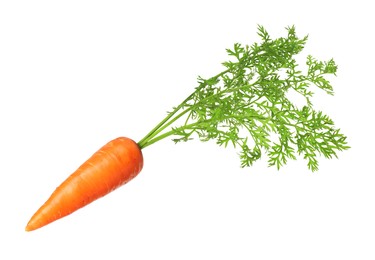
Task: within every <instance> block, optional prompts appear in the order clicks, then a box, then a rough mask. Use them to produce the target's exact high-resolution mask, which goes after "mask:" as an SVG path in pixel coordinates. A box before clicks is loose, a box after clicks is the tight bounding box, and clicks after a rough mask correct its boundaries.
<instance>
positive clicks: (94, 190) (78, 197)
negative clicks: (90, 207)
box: [25, 137, 143, 231]
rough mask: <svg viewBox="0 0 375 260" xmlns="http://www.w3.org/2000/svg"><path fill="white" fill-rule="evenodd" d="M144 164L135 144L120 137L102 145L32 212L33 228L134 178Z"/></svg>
mask: <svg viewBox="0 0 375 260" xmlns="http://www.w3.org/2000/svg"><path fill="white" fill-rule="evenodd" d="M142 167H143V156H142V152H141V149H140V148H139V146H138V144H137V143H136V142H134V141H133V140H131V139H129V138H125V137H119V138H117V139H114V140H112V141H110V142H109V143H107V144H106V145H104V146H103V147H102V148H101V149H99V150H98V151H97V152H96V153H95V154H93V155H92V156H91V157H90V158H89V159H88V160H87V161H86V162H85V163H83V164H82V165H81V166H80V167H79V168H78V169H77V170H76V171H75V172H74V173H73V174H71V175H70V176H69V177H68V178H67V179H66V180H65V181H64V182H63V183H62V184H61V185H60V186H59V187H58V188H57V189H56V190H55V191H54V192H53V193H52V195H51V196H50V198H49V199H48V200H47V201H46V202H45V203H44V205H43V206H42V207H40V208H39V210H38V211H37V212H36V213H35V214H34V215H33V216H32V218H31V219H30V221H29V222H28V224H27V226H26V228H25V230H26V231H32V230H35V229H38V228H40V227H43V226H45V225H47V224H49V223H51V222H53V221H55V220H58V219H60V218H62V217H65V216H67V215H69V214H71V213H73V212H74V211H76V210H78V209H80V208H82V207H84V206H86V205H87V204H89V203H91V202H93V201H95V200H96V199H98V198H100V197H103V196H104V195H106V194H108V193H109V192H111V191H113V190H115V189H116V188H118V187H120V186H121V185H123V184H125V183H127V182H128V181H130V180H131V179H133V178H134V177H135V176H136V175H137V174H138V173H139V172H140V171H141V170H142Z"/></svg>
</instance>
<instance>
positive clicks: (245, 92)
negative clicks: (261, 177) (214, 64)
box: [139, 26, 349, 171]
mask: <svg viewBox="0 0 375 260" xmlns="http://www.w3.org/2000/svg"><path fill="white" fill-rule="evenodd" d="M286 30H287V37H280V38H277V39H274V40H273V39H271V37H270V35H269V34H268V32H267V31H266V30H265V28H264V27H262V26H259V27H258V35H259V36H260V38H261V40H262V41H261V43H254V44H253V45H251V46H243V45H241V44H239V43H236V44H234V46H233V48H232V49H227V53H228V55H229V57H230V58H231V59H230V60H229V61H226V62H224V63H223V65H224V66H225V68H226V70H225V71H223V72H221V73H220V74H218V75H216V76H214V77H212V78H209V79H203V78H201V77H199V78H198V83H199V85H198V87H197V88H196V89H195V91H194V92H193V93H192V94H191V95H190V96H189V97H188V98H187V99H186V100H184V101H183V102H182V103H181V104H180V105H179V106H178V107H176V108H175V109H174V111H173V112H171V113H169V114H168V116H167V117H166V118H165V119H164V120H163V121H162V122H161V123H160V124H159V125H158V126H156V127H155V128H154V129H153V130H152V131H151V132H150V133H149V134H148V135H146V136H145V138H143V139H142V140H141V141H140V142H139V145H140V146H141V147H142V148H143V147H146V146H148V145H150V144H152V143H155V142H157V141H159V140H161V139H163V138H165V137H167V136H171V135H173V136H175V138H174V139H173V140H174V141H175V142H181V141H188V140H190V139H192V136H194V135H196V136H197V137H198V138H199V139H200V140H202V141H209V140H215V141H216V143H217V144H218V145H221V146H225V147H227V146H228V145H233V146H234V147H237V148H238V149H239V156H240V160H241V166H242V167H246V166H251V165H252V164H253V163H254V162H255V161H257V160H259V159H260V158H261V157H262V155H264V154H265V155H266V156H267V157H268V163H269V165H270V166H276V167H277V169H279V168H280V167H281V166H283V165H285V164H286V163H287V161H288V159H293V160H295V159H296V158H297V155H301V156H303V158H304V159H306V160H307V166H308V168H309V169H310V170H312V171H316V170H317V169H318V160H317V157H318V155H322V156H324V157H326V158H332V157H333V156H334V157H337V153H336V152H337V151H341V150H345V149H348V148H349V146H347V143H346V137H345V136H344V135H343V134H341V133H340V131H339V130H338V129H336V128H335V126H334V123H333V121H332V120H331V119H330V118H329V117H328V116H327V115H325V114H323V113H322V112H321V111H315V110H314V108H313V105H312V102H311V98H312V97H313V95H314V93H313V88H312V87H313V86H315V87H317V88H320V89H322V90H323V91H325V92H326V93H327V94H330V95H333V88H332V85H331V83H330V82H329V80H328V79H327V77H328V76H329V75H336V71H337V66H336V64H335V62H334V61H333V59H331V60H329V61H327V62H322V61H318V60H317V59H315V58H313V57H312V56H308V57H307V61H306V66H307V71H306V73H303V72H302V71H301V70H300V68H299V67H298V64H297V62H296V59H295V56H296V55H297V54H299V53H300V52H301V51H302V50H303V48H304V46H305V44H306V41H307V37H304V38H301V39H300V38H298V37H297V36H296V32H295V28H294V27H288V28H286ZM289 92H295V93H298V94H299V95H302V96H303V97H304V99H305V100H306V104H305V106H303V107H302V108H298V107H297V106H296V105H295V104H294V103H293V102H292V101H291V100H290V99H289V98H288V93H289ZM181 118H184V121H183V123H182V125H180V126H177V127H173V128H172V129H171V130H169V131H168V132H164V133H163V131H164V130H165V129H167V127H169V126H171V125H172V124H173V123H175V122H176V121H177V120H178V119H181Z"/></svg>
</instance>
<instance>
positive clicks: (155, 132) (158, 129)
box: [138, 70, 229, 149]
mask: <svg viewBox="0 0 375 260" xmlns="http://www.w3.org/2000/svg"><path fill="white" fill-rule="evenodd" d="M227 72H229V70H225V71H223V72H221V73H219V74H217V75H216V76H214V77H212V78H219V77H221V76H222V75H224V74H226V73H227ZM206 85H207V84H206V83H205V82H203V83H201V84H200V85H199V86H198V87H197V88H196V90H195V91H194V92H193V93H192V94H190V95H189V96H188V97H187V98H186V99H185V100H184V101H183V102H182V103H181V104H180V105H178V106H177V107H176V108H175V109H174V110H173V111H172V112H171V113H169V114H168V115H167V116H166V117H165V118H164V119H163V120H162V121H161V122H160V123H159V124H157V125H156V126H155V127H154V128H153V129H152V130H151V131H150V132H149V133H148V134H146V135H145V137H143V138H142V139H141V140H140V141H139V142H138V146H139V147H140V148H141V149H143V148H145V147H147V146H149V145H151V144H153V143H155V142H156V141H159V140H161V139H163V138H165V137H167V136H169V135H172V133H173V131H172V130H171V131H169V132H168V133H170V134H168V135H165V134H163V135H160V136H159V137H158V138H155V136H157V135H158V134H159V133H160V132H161V131H163V130H164V129H165V128H167V127H168V126H170V125H171V124H172V123H173V122H175V121H176V120H177V119H178V118H180V117H181V116H183V115H184V114H185V113H186V112H188V111H189V110H191V107H190V108H188V109H186V110H184V111H182V112H181V113H180V114H178V115H177V116H175V114H176V113H177V112H178V111H179V110H180V109H181V108H182V107H183V106H184V105H186V104H187V102H188V101H189V100H191V98H193V97H194V95H195V94H196V93H197V92H198V91H200V90H201V89H202V88H204V87H205V86H206ZM173 116H175V117H173ZM160 137H161V138H160ZM151 140H152V142H151Z"/></svg>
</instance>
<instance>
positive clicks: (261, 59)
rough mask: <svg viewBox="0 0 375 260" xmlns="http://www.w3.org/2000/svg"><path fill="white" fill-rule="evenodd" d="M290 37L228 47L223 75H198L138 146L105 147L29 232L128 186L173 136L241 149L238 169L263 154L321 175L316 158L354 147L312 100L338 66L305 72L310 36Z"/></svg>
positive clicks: (314, 63) (327, 87) (122, 142)
mask: <svg viewBox="0 0 375 260" xmlns="http://www.w3.org/2000/svg"><path fill="white" fill-rule="evenodd" d="M287 31H288V34H287V37H286V38H285V37H282V38H277V39H271V37H270V35H269V34H268V32H267V31H266V30H265V28H264V27H263V26H259V27H258V35H259V36H260V37H261V39H262V42H261V43H254V44H253V45H252V46H248V45H246V46H244V45H242V44H239V43H235V44H234V46H233V48H232V49H227V53H228V55H229V56H230V60H229V61H226V62H224V63H223V65H224V67H225V69H224V70H223V71H222V72H220V73H219V74H217V75H216V76H213V77H211V78H208V79H204V78H201V77H198V86H197V87H196V88H195V90H194V91H193V93H191V94H190V95H189V96H188V97H187V98H186V99H185V100H183V101H182V103H180V104H179V105H178V106H175V107H173V109H172V111H170V112H168V114H167V115H166V117H165V118H164V119H163V120H162V121H161V122H160V123H158V124H157V125H156V126H155V127H154V128H153V129H152V130H151V131H150V132H148V133H147V134H146V135H145V136H144V137H143V138H142V139H141V140H140V141H139V142H138V143H135V142H134V141H132V140H130V139H127V138H118V139H115V140H114V141H112V142H109V143H108V144H107V145H105V146H104V147H103V148H102V149H101V150H99V151H98V152H97V153H96V154H94V155H93V156H92V157H91V158H90V159H89V160H88V161H87V162H85V163H84V164H83V165H82V166H81V167H80V168H79V169H78V170H77V172H75V173H73V174H72V175H71V176H70V177H69V178H68V179H67V180H66V181H65V182H64V183H63V184H62V185H61V186H60V187H59V188H57V190H56V191H55V192H54V193H53V194H52V196H51V198H50V199H49V200H48V201H47V202H46V203H45V204H44V205H43V206H42V207H41V208H40V209H39V210H38V211H37V213H35V215H34V216H33V217H32V219H31V220H30V222H29V224H28V225H27V227H26V230H33V229H36V228H39V227H41V226H44V225H46V224H48V223H50V222H52V221H54V220H56V219H59V218H61V217H64V216H66V215H68V214H70V213H72V212H73V211H75V210H77V209H79V208H81V207H83V206H85V205H86V204H88V203H90V202H92V201H94V200H96V199H97V198H99V197H101V196H104V195H105V194H107V193H109V192H110V191H112V190H113V189H115V188H117V187H119V186H120V185H122V184H124V183H126V182H127V181H129V180H131V179H132V178H133V177H134V176H136V175H137V174H138V173H139V172H140V171H141V169H142V166H143V158H142V153H141V150H142V149H144V148H146V147H148V146H150V145H153V144H155V143H156V142H159V141H161V140H163V139H165V138H167V137H170V136H173V137H174V139H172V140H173V141H174V142H175V143H179V142H186V141H189V140H192V139H194V136H195V138H197V137H198V138H199V139H200V140H201V141H204V142H206V141H209V140H215V142H216V143H217V144H218V145H221V146H224V147H227V146H228V144H229V145H231V144H232V145H233V147H234V148H236V149H239V153H238V154H239V157H240V161H241V167H248V166H251V165H253V163H254V162H256V161H257V160H259V159H260V158H262V155H266V156H267V157H268V158H269V160H268V165H269V166H275V167H277V169H280V167H281V166H284V165H285V164H286V162H287V161H288V160H289V159H293V160H296V159H297V156H298V155H301V156H302V157H303V158H304V159H306V160H307V166H308V168H309V169H310V170H312V171H317V170H318V165H319V163H318V160H317V158H318V157H317V156H319V155H323V156H324V157H326V158H333V157H337V151H343V150H346V149H349V148H350V147H349V146H348V145H347V142H346V136H345V135H343V134H342V133H341V132H340V129H337V128H335V125H334V123H333V121H332V120H331V119H330V118H329V117H328V116H327V115H325V114H323V113H322V112H321V111H317V110H315V109H314V107H313V105H312V100H311V98H312V97H313V94H314V92H313V91H312V90H311V88H310V87H311V86H313V85H315V87H318V88H320V89H322V90H324V91H325V92H326V93H327V94H330V95H333V87H332V85H331V83H330V82H329V80H328V78H326V77H328V76H329V75H330V74H331V75H336V71H337V66H336V63H335V62H334V60H333V59H330V60H328V61H325V62H323V61H319V60H317V59H315V58H313V57H312V56H308V57H307V61H306V65H307V66H308V68H307V69H305V70H303V69H302V70H301V69H300V68H299V65H298V63H297V60H296V59H295V55H297V54H299V53H300V52H301V51H302V50H303V49H304V46H305V43H306V41H307V37H304V38H298V37H297V35H296V32H295V28H294V26H293V27H288V28H287ZM302 71H305V72H304V73H303V72H302ZM289 93H293V94H297V95H300V96H301V97H302V100H305V105H304V106H302V107H301V108H300V105H297V104H294V102H293V100H290V99H289Z"/></svg>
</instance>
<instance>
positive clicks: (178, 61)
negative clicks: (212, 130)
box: [0, 0, 375, 260]
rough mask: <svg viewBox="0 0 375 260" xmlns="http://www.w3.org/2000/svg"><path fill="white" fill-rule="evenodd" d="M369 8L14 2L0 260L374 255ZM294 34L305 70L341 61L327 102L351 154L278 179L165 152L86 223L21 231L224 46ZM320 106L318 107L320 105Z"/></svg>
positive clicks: (1, 153)
mask: <svg viewBox="0 0 375 260" xmlns="http://www.w3.org/2000/svg"><path fill="white" fill-rule="evenodd" d="M370 3H371V1H363V0H358V1H341V2H340V1H327V0H326V1H319V0H316V1H235V0H231V1H185V2H184V3H182V2H178V1H128V2H126V1H77V0H75V1H17V0H15V1H10V0H9V1H6V0H5V1H1V2H0V210H1V214H0V259H288V260H291V259H361V260H364V259H375V235H374V234H375V223H374V221H375V212H374V199H375V188H374V187H375V175H374V174H375V172H374V170H373V168H374V167H373V161H374V156H373V154H374V152H373V148H374V145H375V141H374V137H373V126H372V124H371V123H372V121H373V119H374V114H373V112H374V107H373V101H374V94H375V91H374V87H375V86H374V80H373V75H374V64H373V61H374V58H375V57H374V44H375V42H374V29H373V27H372V26H371V24H374V22H375V19H374V16H373V8H372V7H370ZM257 24H261V25H264V26H265V27H266V29H267V30H268V31H269V32H270V34H271V35H272V36H273V37H279V36H284V35H285V30H284V28H285V27H286V26H290V25H293V24H294V25H295V26H296V28H297V33H298V34H299V35H300V36H304V35H306V34H309V37H310V38H309V41H308V43H307V45H306V48H305V50H304V52H303V54H302V56H301V57H302V58H304V56H306V55H308V54H313V55H314V56H315V57H317V58H319V59H323V60H326V59H330V58H331V57H333V58H335V60H336V62H337V64H338V65H339V71H338V77H336V78H332V79H331V80H332V83H333V85H334V88H335V96H333V97H331V96H325V95H321V94H318V96H317V97H318V98H316V99H314V102H315V103H316V108H317V109H322V110H323V111H324V112H325V113H327V114H328V115H330V116H331V118H333V120H334V121H335V123H336V125H337V127H339V128H341V130H342V132H343V133H344V134H346V135H347V136H348V141H349V144H350V145H351V146H352V148H351V149H350V150H349V151H346V152H343V153H340V154H339V159H334V160H324V159H322V160H320V162H321V163H320V170H319V172H317V173H311V172H309V171H308V170H307V167H306V165H305V161H303V160H298V161H296V162H291V163H289V164H288V165H287V166H286V167H284V168H282V169H281V170H280V171H277V170H276V169H274V168H268V167H267V162H266V159H265V158H264V159H263V160H262V161H260V162H259V163H256V165H255V166H253V167H251V168H246V169H241V168H240V167H239V161H238V158H237V155H236V152H235V151H234V150H232V149H223V148H219V147H218V146H216V145H215V144H211V143H200V142H199V141H192V142H189V143H184V144H179V145H174V144H173V142H172V141H170V140H164V141H162V142H160V143H157V144H155V145H153V146H150V147H148V148H146V149H145V150H144V157H145V166H144V169H143V171H142V172H141V174H140V175H139V176H138V177H137V178H136V179H134V180H133V181H131V182H130V183H128V184H127V185H126V186H124V187H122V188H121V189H119V190H117V191H115V192H113V193H111V194H110V195H108V196H107V197H105V198H103V199H100V200H98V201H96V202H94V203H93V204H91V205H89V206H87V207H86V208H84V209H81V210H79V211H78V212H76V213H74V214H73V215H71V216H69V217H67V218H64V219H62V220H59V221H57V222H55V223H53V224H51V225H49V226H46V227H44V228H42V229H40V230H37V231H33V232H29V233H28V232H25V231H24V227H25V225H26V223H27V221H28V220H29V218H30V217H31V215H32V214H33V213H34V212H35V211H36V210H37V208H38V207H39V206H40V205H41V204H42V203H43V202H44V201H45V200H46V199H47V198H48V196H49V195H50V193H51V192H52V191H53V190H54V188H55V187H56V186H57V185H58V184H59V183H60V182H62V181H63V180H64V179H65V178H66V177H67V176H68V175H69V174H70V173H71V172H72V171H74V170H75V169H76V168H77V167H78V166H79V165H80V164H81V163H82V162H83V161H84V160H86V159H87V158H88V157H89V156H90V155H91V154H92V153H93V152H94V151H96V150H97V149H98V148H99V147H101V146H102V145H103V144H105V143H106V142H107V141H109V140H111V139H113V138H115V137H117V136H127V137H130V138H132V139H134V140H136V141H139V140H140V139H141V138H142V137H143V135H144V134H146V133H147V132H148V131H149V130H150V129H151V128H152V127H153V126H154V125H155V124H156V123H158V122H159V121H160V120H161V119H162V118H163V117H164V116H165V114H166V111H168V110H169V111H170V110H171V108H172V107H173V106H176V105H178V104H179V102H180V101H181V100H183V99H184V98H185V97H186V96H187V95H189V94H190V92H192V91H193V89H194V87H195V86H196V77H197V76H198V75H201V76H203V77H210V76H213V75H215V74H217V73H218V72H220V71H221V70H222V69H223V67H222V66H221V65H220V64H221V62H223V61H225V60H226V59H227V57H226V53H225V48H229V47H231V46H232V45H233V43H235V42H242V43H245V44H252V43H253V42H254V41H258V37H257V35H256V32H257ZM319 95H320V96H319Z"/></svg>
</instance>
